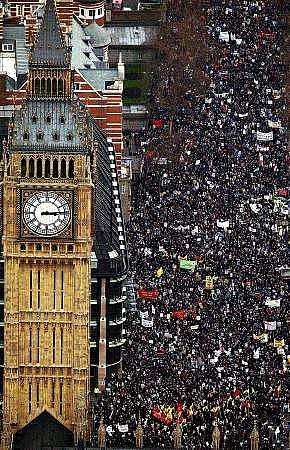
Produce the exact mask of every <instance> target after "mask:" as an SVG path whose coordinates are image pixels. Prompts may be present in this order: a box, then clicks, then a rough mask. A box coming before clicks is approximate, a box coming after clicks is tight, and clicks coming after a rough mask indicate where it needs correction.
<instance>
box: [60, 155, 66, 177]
mask: <svg viewBox="0 0 290 450" xmlns="http://www.w3.org/2000/svg"><path fill="white" fill-rule="evenodd" d="M60 176H61V178H65V177H66V160H65V159H62V160H61V163H60Z"/></svg>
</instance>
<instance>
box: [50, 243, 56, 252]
mask: <svg viewBox="0 0 290 450" xmlns="http://www.w3.org/2000/svg"><path fill="white" fill-rule="evenodd" d="M51 250H52V251H53V252H57V245H55V244H52V246H51Z"/></svg>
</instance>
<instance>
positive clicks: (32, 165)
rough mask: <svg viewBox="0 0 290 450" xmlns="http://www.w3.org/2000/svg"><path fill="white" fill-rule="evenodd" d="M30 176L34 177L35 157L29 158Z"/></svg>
mask: <svg viewBox="0 0 290 450" xmlns="http://www.w3.org/2000/svg"><path fill="white" fill-rule="evenodd" d="M29 177H30V178H33V177H34V159H33V158H30V160H29Z"/></svg>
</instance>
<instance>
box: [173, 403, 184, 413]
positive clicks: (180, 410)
mask: <svg viewBox="0 0 290 450" xmlns="http://www.w3.org/2000/svg"><path fill="white" fill-rule="evenodd" d="M182 411H183V403H177V406H176V410H175V412H177V413H181V412H182Z"/></svg>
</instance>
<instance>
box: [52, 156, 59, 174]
mask: <svg viewBox="0 0 290 450" xmlns="http://www.w3.org/2000/svg"><path fill="white" fill-rule="evenodd" d="M52 176H53V178H57V177H58V160H57V159H54V160H53V165H52Z"/></svg>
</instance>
